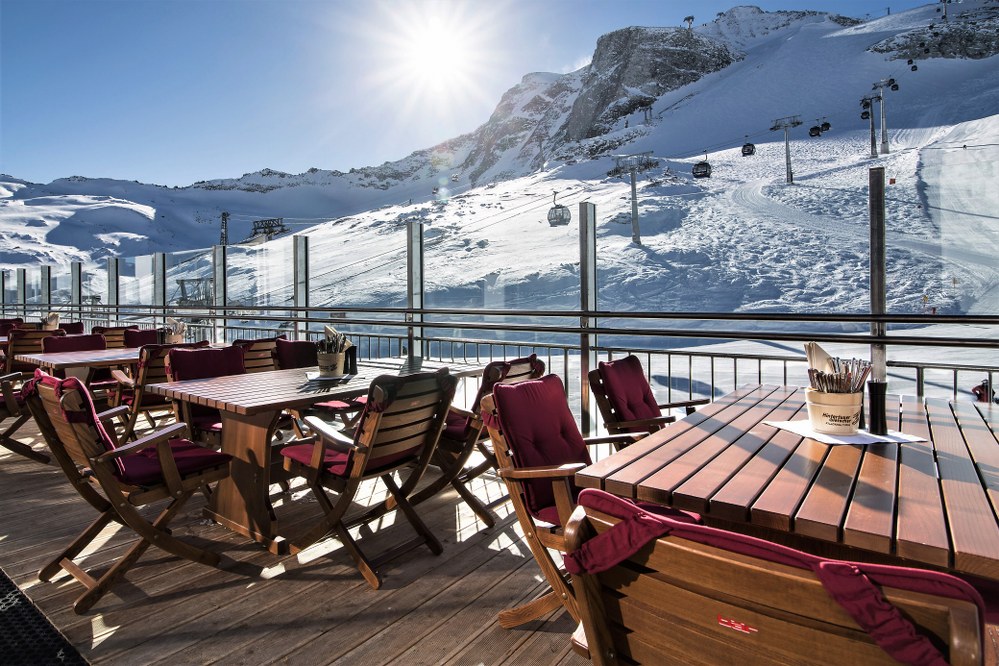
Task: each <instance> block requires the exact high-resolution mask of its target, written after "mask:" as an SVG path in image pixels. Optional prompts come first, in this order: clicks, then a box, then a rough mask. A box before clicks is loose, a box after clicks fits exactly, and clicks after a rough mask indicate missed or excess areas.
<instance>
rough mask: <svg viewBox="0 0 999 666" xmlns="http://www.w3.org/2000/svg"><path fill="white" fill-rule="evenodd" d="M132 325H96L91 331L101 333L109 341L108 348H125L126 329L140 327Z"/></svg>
mask: <svg viewBox="0 0 999 666" xmlns="http://www.w3.org/2000/svg"><path fill="white" fill-rule="evenodd" d="M138 328H139V327H138V325H134V324H133V325H132V326H94V328H93V329H91V333H100V334H101V335H103V336H104V339H105V341H106V342H107V345H108V349H123V348H124V347H125V331H127V330H130V329H131V330H135V329H138Z"/></svg>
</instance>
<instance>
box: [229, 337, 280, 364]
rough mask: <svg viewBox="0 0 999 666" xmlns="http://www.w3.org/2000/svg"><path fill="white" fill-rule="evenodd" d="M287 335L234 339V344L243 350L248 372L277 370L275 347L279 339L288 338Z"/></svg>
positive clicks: (244, 362)
mask: <svg viewBox="0 0 999 666" xmlns="http://www.w3.org/2000/svg"><path fill="white" fill-rule="evenodd" d="M286 339H287V336H286V335H278V336H275V337H273V338H255V339H247V340H242V339H240V340H233V342H232V346H233V347H239V348H240V349H242V350H243V366H244V367H245V368H246V371H247V372H265V371H267V370H276V369H277V366H276V365H275V364H274V348H275V347H276V346H277V341H278V340H286Z"/></svg>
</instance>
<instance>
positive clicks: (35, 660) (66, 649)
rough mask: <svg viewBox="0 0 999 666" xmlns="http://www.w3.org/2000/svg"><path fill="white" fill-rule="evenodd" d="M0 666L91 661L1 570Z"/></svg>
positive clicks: (81, 663) (40, 665)
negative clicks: (85, 657) (78, 650)
mask: <svg viewBox="0 0 999 666" xmlns="http://www.w3.org/2000/svg"><path fill="white" fill-rule="evenodd" d="M0 663H2V664H4V665H5V666H15V665H17V666H28V665H29V664H30V665H31V666H43V665H46V666H47V665H48V664H74V665H76V664H80V665H82V666H86V664H87V660H86V659H84V658H83V657H81V656H80V653H79V652H77V651H76V648H74V647H73V645H72V644H71V643H70V642H69V641H67V640H66V638H65V637H64V636H63V635H62V634H60V633H59V632H58V631H57V630H56V628H55V627H53V626H52V623H51V622H49V621H48V618H46V617H45V616H44V615H43V614H42V612H41V611H40V610H38V609H37V608H36V607H35V605H34V604H33V603H31V600H30V599H28V597H26V596H25V595H24V593H23V592H21V590H19V589H18V588H17V585H15V584H14V581H12V580H11V579H10V578H8V577H7V574H5V573H4V572H3V570H2V569H0Z"/></svg>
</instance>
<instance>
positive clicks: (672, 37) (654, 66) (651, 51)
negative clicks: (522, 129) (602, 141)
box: [559, 28, 742, 141]
mask: <svg viewBox="0 0 999 666" xmlns="http://www.w3.org/2000/svg"><path fill="white" fill-rule="evenodd" d="M741 57H742V54H741V53H739V52H735V51H733V50H732V49H730V48H729V47H728V46H727V45H726V44H725V43H723V42H719V41H716V40H714V39H711V38H709V37H703V36H701V35H699V34H698V33H696V32H694V31H692V30H687V29H685V28H625V29H623V30H617V31H615V32H611V33H608V34H606V35H604V36H602V37H601V38H600V39H599V40H597V48H596V50H595V51H594V52H593V60H592V62H591V63H590V65H589V67H588V68H587V72H586V75H585V76H584V77H583V81H582V89H581V90H580V93H579V95H578V96H577V98H576V100H575V102H574V103H573V105H572V111H571V113H570V114H569V118H568V119H567V120H566V122H565V124H564V125H563V126H562V128H560V133H559V135H560V138H562V139H563V140H565V141H579V140H582V139H589V138H593V137H596V136H600V135H602V134H606V133H607V132H608V131H609V130H610V129H611V128H613V127H614V124H615V123H616V121H617V120H618V119H620V118H622V117H624V116H627V115H630V114H632V113H634V112H635V111H637V110H639V109H641V108H646V107H651V106H652V103H653V102H655V100H656V99H657V98H658V97H659V96H661V95H663V94H664V93H667V92H669V91H671V90H676V89H677V88H680V87H682V86H685V85H687V84H689V83H693V82H694V81H697V80H698V79H700V78H701V77H702V76H704V75H706V74H710V73H711V72H716V71H718V70H720V69H723V68H725V67H728V66H729V65H730V64H732V63H733V62H734V61H735V60H737V59H739V58H741Z"/></svg>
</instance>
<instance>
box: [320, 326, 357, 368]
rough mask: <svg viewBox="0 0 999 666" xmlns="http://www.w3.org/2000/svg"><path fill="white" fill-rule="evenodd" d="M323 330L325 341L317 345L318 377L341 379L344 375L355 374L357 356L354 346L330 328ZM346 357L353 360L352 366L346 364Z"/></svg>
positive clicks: (344, 336) (342, 335) (341, 334)
mask: <svg viewBox="0 0 999 666" xmlns="http://www.w3.org/2000/svg"><path fill="white" fill-rule="evenodd" d="M323 328H324V333H325V339H323V340H320V341H319V342H318V343H317V345H318V347H319V349H318V361H319V376H320V377H343V376H344V375H345V374H356V373H357V355H356V349H354V344H353V343H352V342H351V341H350V340H348V339H347V336H346V335H344V334H343V333H340V332H339V331H337V330H336V329H335V328H333V327H332V326H324V327H323ZM348 357H350V358H352V359H353V363H352V364H351V363H349V362H348ZM351 365H352V366H353V367H351Z"/></svg>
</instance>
